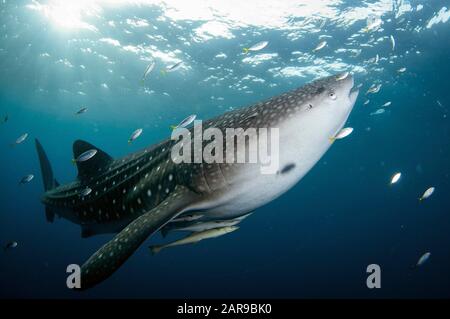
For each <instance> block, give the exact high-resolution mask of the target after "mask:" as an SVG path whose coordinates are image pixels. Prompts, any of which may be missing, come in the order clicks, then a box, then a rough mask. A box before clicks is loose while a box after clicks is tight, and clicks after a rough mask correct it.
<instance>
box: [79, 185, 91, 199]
mask: <svg viewBox="0 0 450 319" xmlns="http://www.w3.org/2000/svg"><path fill="white" fill-rule="evenodd" d="M90 193H92V189H90V188H89V187H86V188H85V189H83V190H82V191H81V192H80V196H81V197H83V196H88V195H89V194H90Z"/></svg>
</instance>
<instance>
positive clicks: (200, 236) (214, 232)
mask: <svg viewBox="0 0 450 319" xmlns="http://www.w3.org/2000/svg"><path fill="white" fill-rule="evenodd" d="M238 228H239V227H237V226H225V227H222V228H214V229H209V230H205V231H201V232H198V233H193V234H191V235H189V236H187V237H185V238H182V239H180V240H177V241H174V242H172V243H169V244H165V245H155V246H150V247H149V248H150V251H151V252H152V254H153V255H154V254H157V253H159V252H160V251H161V250H162V249H164V248H168V247H174V246H180V245H187V244H195V243H198V242H199V241H201V240H204V239H210V238H216V237H219V236H223V235H226V234H228V233H231V232H233V231H235V230H237V229H238Z"/></svg>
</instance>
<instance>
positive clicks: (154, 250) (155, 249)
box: [149, 245, 163, 255]
mask: <svg viewBox="0 0 450 319" xmlns="http://www.w3.org/2000/svg"><path fill="white" fill-rule="evenodd" d="M149 248H150V251H151V252H152V255H156V254H157V253H159V252H160V251H161V249H163V246H158V245H156V246H150V247H149Z"/></svg>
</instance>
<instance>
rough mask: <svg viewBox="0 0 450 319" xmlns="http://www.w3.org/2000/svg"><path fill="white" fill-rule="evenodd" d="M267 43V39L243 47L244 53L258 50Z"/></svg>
mask: <svg viewBox="0 0 450 319" xmlns="http://www.w3.org/2000/svg"><path fill="white" fill-rule="evenodd" d="M268 44H269V42H268V41H261V42H258V43H256V44H254V45H252V46H251V47H250V48H244V49H243V50H244V53H245V54H246V53H248V52H249V51H259V50H262V49H264V48H265V47H266V46H267V45H268Z"/></svg>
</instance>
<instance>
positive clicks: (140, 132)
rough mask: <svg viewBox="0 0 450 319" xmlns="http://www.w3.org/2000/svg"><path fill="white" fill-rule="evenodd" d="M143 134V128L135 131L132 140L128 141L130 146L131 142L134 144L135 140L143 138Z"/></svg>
mask: <svg viewBox="0 0 450 319" xmlns="http://www.w3.org/2000/svg"><path fill="white" fill-rule="evenodd" d="M142 132H143V129H141V128H138V129H137V130H136V131H134V132H133V133H132V134H131V136H130V138H129V139H128V144H131V142H133V141H134V140H135V139H137V138H138V137H139V136H141V134H142Z"/></svg>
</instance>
